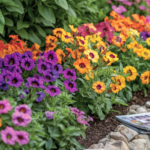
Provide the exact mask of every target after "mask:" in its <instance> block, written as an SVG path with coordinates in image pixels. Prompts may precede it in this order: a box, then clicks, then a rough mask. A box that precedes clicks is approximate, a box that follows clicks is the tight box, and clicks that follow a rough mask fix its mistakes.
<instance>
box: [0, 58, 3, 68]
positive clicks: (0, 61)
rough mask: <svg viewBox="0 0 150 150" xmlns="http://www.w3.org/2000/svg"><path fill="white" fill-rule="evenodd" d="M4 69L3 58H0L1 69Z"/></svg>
mask: <svg viewBox="0 0 150 150" xmlns="http://www.w3.org/2000/svg"><path fill="white" fill-rule="evenodd" d="M2 67H3V58H1V57H0V68H2Z"/></svg>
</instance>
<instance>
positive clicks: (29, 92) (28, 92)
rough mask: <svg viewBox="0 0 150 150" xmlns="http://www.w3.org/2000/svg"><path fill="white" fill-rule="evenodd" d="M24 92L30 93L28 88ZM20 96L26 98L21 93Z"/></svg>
mask: <svg viewBox="0 0 150 150" xmlns="http://www.w3.org/2000/svg"><path fill="white" fill-rule="evenodd" d="M23 92H24V93H26V94H29V93H30V92H29V90H28V89H25V90H23ZM20 98H24V95H23V94H21V95H20Z"/></svg>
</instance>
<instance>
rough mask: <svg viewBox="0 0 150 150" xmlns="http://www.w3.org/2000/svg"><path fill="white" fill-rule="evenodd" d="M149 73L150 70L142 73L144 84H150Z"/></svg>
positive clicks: (141, 77)
mask: <svg viewBox="0 0 150 150" xmlns="http://www.w3.org/2000/svg"><path fill="white" fill-rule="evenodd" d="M149 75H150V72H149V71H146V72H144V73H143V74H141V76H140V79H141V81H142V83H143V84H147V85H148V84H149Z"/></svg>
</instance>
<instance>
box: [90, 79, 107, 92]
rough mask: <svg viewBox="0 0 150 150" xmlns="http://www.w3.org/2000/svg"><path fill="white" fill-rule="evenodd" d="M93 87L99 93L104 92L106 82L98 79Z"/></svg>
mask: <svg viewBox="0 0 150 150" xmlns="http://www.w3.org/2000/svg"><path fill="white" fill-rule="evenodd" d="M92 88H93V89H94V91H95V92H96V93H98V94H100V93H102V92H104V91H105V89H106V86H105V83H104V82H101V81H97V82H95V83H94V84H93V86H92Z"/></svg>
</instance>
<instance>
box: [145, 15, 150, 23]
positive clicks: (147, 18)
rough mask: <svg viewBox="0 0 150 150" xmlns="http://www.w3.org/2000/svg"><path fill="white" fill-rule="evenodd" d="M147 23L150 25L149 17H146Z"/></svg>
mask: <svg viewBox="0 0 150 150" xmlns="http://www.w3.org/2000/svg"><path fill="white" fill-rule="evenodd" d="M146 21H147V23H149V24H150V16H149V15H147V16H146Z"/></svg>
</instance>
